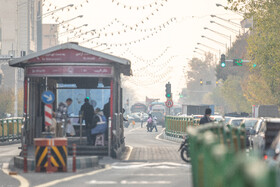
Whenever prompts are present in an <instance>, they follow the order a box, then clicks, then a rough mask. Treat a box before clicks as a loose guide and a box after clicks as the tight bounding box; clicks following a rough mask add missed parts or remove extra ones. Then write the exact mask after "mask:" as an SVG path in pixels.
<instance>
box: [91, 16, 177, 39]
mask: <svg viewBox="0 0 280 187" xmlns="http://www.w3.org/2000/svg"><path fill="white" fill-rule="evenodd" d="M145 19H147V18H145ZM174 21H176V18H175V17H173V18H170V19H169V20H167V21H165V22H164V23H162V24H159V25H158V26H155V27H152V28H140V26H141V24H139V23H137V24H134V25H132V26H131V25H127V24H125V23H123V22H122V21H120V20H118V19H117V18H115V19H114V20H113V21H111V22H110V23H109V24H108V25H106V26H105V27H103V28H100V29H96V32H98V33H102V34H103V35H105V36H106V35H108V33H104V31H106V30H107V28H110V27H112V26H113V25H114V24H115V23H118V24H119V25H120V26H122V27H123V29H120V30H118V31H114V33H113V34H112V35H114V34H121V33H126V32H128V31H139V32H149V31H154V30H158V29H161V28H164V27H167V26H168V25H169V24H171V23H173V22H174ZM141 23H142V21H141ZM144 23H145V22H143V24H144ZM111 33H112V32H111Z"/></svg>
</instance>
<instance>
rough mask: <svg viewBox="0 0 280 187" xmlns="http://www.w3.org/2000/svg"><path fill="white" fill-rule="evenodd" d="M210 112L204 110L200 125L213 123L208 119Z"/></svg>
mask: <svg viewBox="0 0 280 187" xmlns="http://www.w3.org/2000/svg"><path fill="white" fill-rule="evenodd" d="M211 112H212V110H211V109H210V108H206V109H205V114H204V116H203V118H201V119H200V121H199V124H200V125H202V124H205V123H211V122H213V121H212V120H211V119H210V115H211Z"/></svg>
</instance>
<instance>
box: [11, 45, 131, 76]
mask: <svg viewBox="0 0 280 187" xmlns="http://www.w3.org/2000/svg"><path fill="white" fill-rule="evenodd" d="M40 63H42V64H43V63H44V64H48V63H81V64H82V63H98V64H102V63H106V64H108V63H113V64H118V65H120V67H121V68H120V69H121V71H122V72H121V73H124V74H125V75H130V61H129V60H127V59H124V58H120V57H116V56H113V55H110V54H106V53H102V52H99V51H95V50H92V49H89V48H85V47H82V46H79V45H78V44H77V43H72V42H70V43H65V44H61V45H58V46H54V47H51V48H48V49H45V50H42V51H39V52H35V53H31V54H29V55H27V56H24V57H21V58H17V59H14V60H12V61H10V62H9V65H10V66H14V67H22V68H24V67H25V66H28V65H31V64H40Z"/></svg>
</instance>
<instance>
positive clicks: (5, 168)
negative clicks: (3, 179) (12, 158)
mask: <svg viewBox="0 0 280 187" xmlns="http://www.w3.org/2000/svg"><path fill="white" fill-rule="evenodd" d="M2 171H3V172H4V173H5V174H6V175H9V163H3V165H2ZM9 176H10V177H13V178H15V179H17V180H18V181H19V182H20V187H29V182H28V180H26V179H25V178H24V177H22V176H20V175H9Z"/></svg>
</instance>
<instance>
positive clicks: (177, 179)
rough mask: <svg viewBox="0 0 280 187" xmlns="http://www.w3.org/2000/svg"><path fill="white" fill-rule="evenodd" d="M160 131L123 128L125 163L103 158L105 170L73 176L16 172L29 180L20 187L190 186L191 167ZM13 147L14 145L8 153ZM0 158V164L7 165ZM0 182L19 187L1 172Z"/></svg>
mask: <svg viewBox="0 0 280 187" xmlns="http://www.w3.org/2000/svg"><path fill="white" fill-rule="evenodd" d="M161 131H162V128H161V127H160V126H158V132H155V131H153V132H146V128H144V127H143V128H141V127H140V124H139V123H136V125H135V127H134V128H133V127H131V126H129V127H128V128H125V137H126V145H127V146H128V147H129V148H130V149H129V151H128V154H127V155H125V157H126V160H122V161H120V160H114V159H111V158H108V157H105V158H103V159H102V160H101V161H100V163H101V164H104V165H105V166H104V168H95V169H85V170H79V171H77V172H76V173H72V172H70V171H69V172H67V173H52V174H46V173H35V172H29V173H23V172H22V171H17V172H18V174H19V175H21V176H23V177H24V178H25V179H26V180H27V181H28V184H26V182H24V183H22V184H25V185H29V186H79V185H80V186H85V185H94V186H134V185H137V184H138V185H141V186H191V166H190V165H189V164H186V163H184V162H183V161H182V160H181V159H180V155H179V152H178V151H177V150H178V147H179V144H178V143H175V142H170V141H167V140H162V139H160V137H159V136H160V134H161ZM16 148H17V147H16V145H13V147H11V148H10V150H12V149H13V150H15V149H16ZM1 150H2V149H1ZM12 153H13V154H17V153H16V152H12ZM2 155H3V156H2V157H1V161H2V160H3V162H8V159H6V160H5V157H4V154H2ZM2 179H4V180H2ZM1 181H8V182H7V183H4V186H6V185H8V184H9V186H19V182H18V181H17V180H15V179H13V178H11V177H9V176H8V175H5V174H4V173H3V172H2V171H1Z"/></svg>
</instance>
